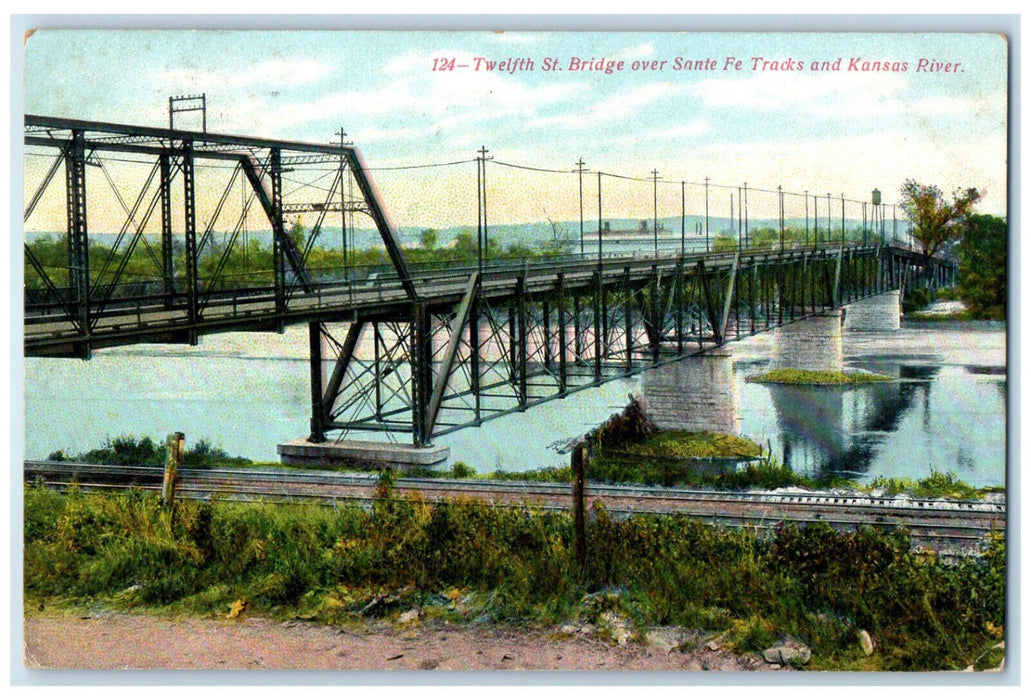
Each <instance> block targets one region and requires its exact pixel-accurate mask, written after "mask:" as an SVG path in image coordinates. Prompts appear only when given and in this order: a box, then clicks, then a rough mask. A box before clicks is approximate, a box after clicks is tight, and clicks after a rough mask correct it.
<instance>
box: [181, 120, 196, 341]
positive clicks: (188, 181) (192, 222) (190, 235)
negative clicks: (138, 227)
mask: <svg viewBox="0 0 1031 700" xmlns="http://www.w3.org/2000/svg"><path fill="white" fill-rule="evenodd" d="M183 206H184V207H185V219H186V222H185V226H186V230H185V236H186V299H187V304H188V309H187V313H188V316H189V320H190V330H189V335H190V344H191V345H196V344H197V322H198V321H199V320H200V310H199V308H198V302H199V296H200V271H199V265H198V261H197V202H196V192H195V183H194V169H193V142H192V141H188V140H187V141H184V142H183Z"/></svg>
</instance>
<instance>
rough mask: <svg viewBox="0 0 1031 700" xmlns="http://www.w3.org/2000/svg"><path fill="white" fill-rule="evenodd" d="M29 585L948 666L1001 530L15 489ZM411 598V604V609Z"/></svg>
mask: <svg viewBox="0 0 1031 700" xmlns="http://www.w3.org/2000/svg"><path fill="white" fill-rule="evenodd" d="M24 532H25V535H24V537H25V539H24V545H25V546H24V557H25V559H24V562H25V567H24V570H25V578H24V581H25V584H24V585H25V594H26V601H27V602H28V603H29V605H31V604H32V603H33V602H34V601H42V600H49V599H52V598H62V599H66V600H67V599H70V600H72V601H79V602H86V601H98V600H99V601H101V602H104V603H106V604H108V605H111V606H116V607H117V606H123V607H133V606H137V605H140V604H145V605H169V604H174V605H176V606H182V607H185V608H186V609H188V610H190V609H192V610H197V611H202V612H210V611H211V610H216V609H218V610H221V611H222V612H223V613H224V612H225V611H227V610H228V609H229V605H230V604H231V603H233V602H234V601H238V600H240V599H245V600H246V601H247V602H248V603H249V606H248V607H249V609H253V610H255V611H258V612H265V613H269V612H278V613H279V614H283V615H288V616H293V615H297V614H301V611H307V612H306V613H305V614H312V615H316V616H317V617H318V619H320V620H322V621H325V622H335V623H339V622H342V621H343V620H346V619H353V618H354V617H355V616H360V615H367V614H377V615H378V614H386V613H389V612H390V610H391V609H392V607H391V606H394V607H396V608H403V609H407V608H410V607H411V606H412V605H430V601H433V600H435V599H436V600H440V599H442V600H445V601H450V603H454V602H455V601H457V600H458V599H460V598H461V599H462V600H463V601H465V602H464V603H463V606H464V608H465V611H464V612H457V607H456V606H454V605H451V607H450V608H448V609H451V610H454V611H453V612H451V613H449V614H452V615H458V616H463V615H464V616H465V617H463V618H462V619H467V620H468V619H476V618H478V617H479V616H481V615H486V616H488V617H489V618H491V619H494V620H501V621H507V622H518V623H538V624H553V623H556V622H559V621H562V620H567V619H570V618H579V617H584V618H587V619H593V618H594V617H597V616H598V615H599V614H600V612H601V611H603V610H612V611H615V612H617V613H619V614H621V615H623V616H624V617H626V618H628V619H630V620H632V621H633V622H634V624H635V625H637V626H638V627H639V628H640V627H647V626H653V625H682V626H688V627H692V628H695V629H702V630H713V631H714V632H720V631H723V630H730V632H731V634H730V637H729V638H730V639H731V641H732V642H733V643H734V644H736V645H737V647H738V649H739V650H751V651H756V650H759V648H760V647H762V646H763V645H766V644H769V643H771V640H774V639H777V638H780V637H782V636H788V635H790V636H793V637H796V638H798V639H801V640H802V641H804V642H805V643H807V644H808V645H810V646H811V648H812V649H813V653H814V657H813V658H814V662H813V664H811V665H812V666H814V667H817V668H835V667H842V666H846V665H848V664H849V663H853V662H854V660H855V659H857V658H859V655H860V654H861V652H860V651H858V648H857V645H856V644H855V641H854V640H855V635H856V633H857V632H858V630H859V629H866V630H868V631H869V632H870V633H871V634H873V635H874V636H875V638H876V639H877V645H878V653H877V654H876V659H875V660H874V661H871V662H869V663H877V664H878V668H881V669H883V670H930V669H943V668H949V669H960V668H964V667H966V666H967V665H969V664H970V663H973V660H974V659H976V658H978V657H979V656H981V655H983V654H984V652H985V651H986V650H987V649H988V648H990V646H991V645H993V644H994V643H995V642H996V641H997V639H998V638H999V636H1000V635H1001V634H1002V629H1003V627H1002V626H1003V623H1004V614H1005V592H1006V591H1005V565H1006V553H1005V540H1004V538H1002V537H1001V536H999V537H993V538H990V540H989V542H988V543H987V545H986V548H985V551H984V553H983V554H982V555H981V556H980V557H976V558H969V559H964V560H963V561H961V562H960V563H959V564H946V563H944V562H942V561H940V560H938V559H937V558H935V557H933V556H925V555H920V554H918V553H916V552H913V551H912V550H911V548H910V542H909V538H908V536H907V535H906V534H905V533H904V532H893V533H884V532H880V531H876V530H871V529H862V530H858V531H855V532H848V533H837V532H835V531H834V530H832V529H831V528H830V527H829V526H827V525H823V524H817V525H811V526H809V527H806V528H799V527H795V526H785V527H782V528H781V529H780V530H778V531H777V532H775V533H774V534H773V535H772V536H770V537H765V536H756V535H755V534H754V533H751V532H748V531H744V530H730V529H725V528H720V527H714V526H710V525H707V524H704V523H702V522H700V521H698V520H696V519H694V518H692V517H689V516H686V515H671V516H665V517H651V516H648V517H646V516H632V517H629V518H625V519H622V520H616V519H614V518H611V517H609V515H608V514H607V513H606V511H605V510H604V507H601V506H599V507H597V508H596V510H595V512H594V517H593V518H590V519H589V520H588V523H587V533H586V535H587V551H588V560H587V566H586V568H585V570H583V571H581V570H580V569H579V567H578V565H577V563H576V557H575V553H574V551H573V546H572V542H573V539H572V538H573V524H572V518H571V516H570V515H568V514H566V513H538V512H535V511H533V510H530V509H527V508H496V507H492V506H489V505H487V504H485V503H482V502H477V501H467V500H457V501H452V502H447V503H440V504H433V505H431V504H428V503H426V502H424V501H422V500H421V499H418V498H403V499H402V498H395V497H393V496H392V495H391V494H390V490H389V489H384V493H383V495H382V496H381V497H380V498H379V499H377V500H376V502H375V503H374V506H373V508H372V509H371V512H370V511H366V510H363V509H361V508H359V507H357V506H344V507H334V508H326V507H322V506H317V505H311V504H292V505H282V506H279V505H270V504H266V503H246V504H244V503H220V502H213V503H207V502H203V503H202V502H194V501H185V500H184V501H180V502H179V503H178V504H177V506H176V510H175V511H174V513H172V514H171V515H170V514H169V513H168V511H166V510H164V509H163V508H162V507H161V504H160V500H159V498H158V496H157V495H156V494H152V493H144V492H140V491H127V492H124V493H119V494H110V493H106V494H98V493H83V492H79V491H76V490H73V491H71V492H69V493H68V494H66V495H59V494H55V493H54V492H52V491H49V490H47V489H46V488H43V487H41V486H37V487H30V488H27V489H26V493H25V530H24ZM405 606H407V607H405Z"/></svg>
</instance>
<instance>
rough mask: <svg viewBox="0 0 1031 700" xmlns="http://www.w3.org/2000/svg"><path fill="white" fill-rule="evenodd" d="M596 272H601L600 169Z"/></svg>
mask: <svg viewBox="0 0 1031 700" xmlns="http://www.w3.org/2000/svg"><path fill="white" fill-rule="evenodd" d="M598 272H601V171H600V170H599V171H598Z"/></svg>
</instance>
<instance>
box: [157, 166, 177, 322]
mask: <svg viewBox="0 0 1031 700" xmlns="http://www.w3.org/2000/svg"><path fill="white" fill-rule="evenodd" d="M158 169H159V173H160V176H159V177H160V185H159V186H160V188H161V276H162V281H161V287H162V292H163V293H164V295H165V308H166V309H170V308H172V304H173V303H174V301H175V260H174V256H173V249H172V163H171V157H170V156H169V154H168V153H167V152H165V153H162V154H161V155H160V156H158Z"/></svg>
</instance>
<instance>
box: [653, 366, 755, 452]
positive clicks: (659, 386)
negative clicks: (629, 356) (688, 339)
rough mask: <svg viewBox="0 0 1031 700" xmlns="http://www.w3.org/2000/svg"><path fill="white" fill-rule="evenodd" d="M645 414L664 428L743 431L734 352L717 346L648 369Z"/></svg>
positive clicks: (730, 432)
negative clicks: (735, 379) (739, 410)
mask: <svg viewBox="0 0 1031 700" xmlns="http://www.w3.org/2000/svg"><path fill="white" fill-rule="evenodd" d="M642 393H643V396H642V397H641V399H642V401H641V402H642V404H643V407H644V412H645V415H646V416H648V418H649V420H651V421H652V422H653V423H655V425H657V426H658V427H659V428H662V429H664V430H687V431H690V432H703V431H710V432H716V433H725V434H728V435H736V434H737V433H738V432H740V430H741V424H740V417H739V415H738V392H737V384H736V383H735V381H734V353H733V352H732V351H731V350H730V349H729V348H725V347H724V348H716V349H714V350H710V351H708V352H706V353H704V354H701V355H693V356H691V357H686V358H684V359H682V360H678V361H677V362H671V363H669V364H666V365H661V366H660V367H656V368H655V369H652V370H648V371H647V372H645V373H644V375H643V380H642Z"/></svg>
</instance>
